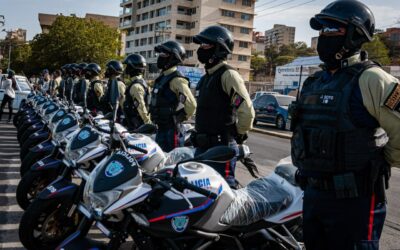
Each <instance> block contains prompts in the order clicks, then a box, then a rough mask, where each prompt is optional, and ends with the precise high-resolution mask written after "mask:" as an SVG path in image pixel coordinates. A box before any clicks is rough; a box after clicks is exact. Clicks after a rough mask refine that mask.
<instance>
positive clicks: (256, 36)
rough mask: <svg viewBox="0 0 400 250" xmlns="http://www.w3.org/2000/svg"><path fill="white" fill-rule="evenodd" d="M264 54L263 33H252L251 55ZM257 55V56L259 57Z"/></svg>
mask: <svg viewBox="0 0 400 250" xmlns="http://www.w3.org/2000/svg"><path fill="white" fill-rule="evenodd" d="M264 52H265V36H264V33H263V32H259V31H253V48H252V53H257V54H260V55H261V56H263V55H264ZM260 55H259V56H260Z"/></svg>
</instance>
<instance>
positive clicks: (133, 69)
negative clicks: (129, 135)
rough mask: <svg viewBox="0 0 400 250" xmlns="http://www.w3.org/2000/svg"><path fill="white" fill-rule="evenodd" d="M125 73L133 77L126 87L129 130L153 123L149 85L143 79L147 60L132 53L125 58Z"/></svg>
mask: <svg viewBox="0 0 400 250" xmlns="http://www.w3.org/2000/svg"><path fill="white" fill-rule="evenodd" d="M123 64H125V65H126V66H125V73H126V74H127V75H129V76H130V77H131V79H130V81H131V84H130V85H129V86H128V87H127V88H126V92H125V103H124V114H125V119H126V122H127V126H128V129H129V130H133V129H136V128H138V127H140V126H141V125H143V124H145V123H151V120H150V114H149V112H148V104H149V97H150V94H149V87H148V86H147V83H146V81H145V80H144V79H143V74H144V71H145V69H146V65H147V64H146V60H145V59H144V57H143V56H141V55H137V54H132V55H129V56H128V57H126V58H125V60H124V62H123Z"/></svg>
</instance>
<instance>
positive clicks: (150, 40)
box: [148, 37, 153, 45]
mask: <svg viewBox="0 0 400 250" xmlns="http://www.w3.org/2000/svg"><path fill="white" fill-rule="evenodd" d="M148 44H149V45H151V44H153V37H149V40H148Z"/></svg>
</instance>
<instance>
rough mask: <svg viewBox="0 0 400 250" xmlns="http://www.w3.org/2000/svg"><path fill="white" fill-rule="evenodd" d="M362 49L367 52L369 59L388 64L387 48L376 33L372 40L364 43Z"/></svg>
mask: <svg viewBox="0 0 400 250" xmlns="http://www.w3.org/2000/svg"><path fill="white" fill-rule="evenodd" d="M362 49H363V50H365V51H367V52H368V57H369V59H371V60H374V61H377V62H379V63H380V64H382V65H389V64H390V62H391V60H390V57H389V50H388V48H387V47H386V45H385V44H384V43H383V42H382V40H381V38H380V37H379V36H378V35H375V36H374V38H373V40H372V42H370V43H365V44H364V45H363V47H362Z"/></svg>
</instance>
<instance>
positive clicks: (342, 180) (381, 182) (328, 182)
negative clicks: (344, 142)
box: [296, 168, 390, 202]
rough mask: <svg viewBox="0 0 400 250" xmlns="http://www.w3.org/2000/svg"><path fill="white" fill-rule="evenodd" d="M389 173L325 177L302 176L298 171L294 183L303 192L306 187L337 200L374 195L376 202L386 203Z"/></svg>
mask: <svg viewBox="0 0 400 250" xmlns="http://www.w3.org/2000/svg"><path fill="white" fill-rule="evenodd" d="M388 169H389V172H387V171H385V170H384V169H381V171H379V172H378V173H377V175H373V174H372V175H371V173H374V172H376V171H375V170H372V171H362V173H357V174H355V173H354V172H348V173H343V174H335V175H331V176H325V177H308V176H302V174H301V173H300V171H297V173H296V182H297V183H298V184H299V186H300V187H301V188H302V189H303V190H304V189H306V188H307V187H309V188H312V189H316V190H320V191H327V192H334V193H335V194H336V198H337V199H346V198H356V197H359V196H370V195H372V194H375V196H376V200H377V201H378V202H384V201H386V196H385V189H387V188H389V178H390V168H388Z"/></svg>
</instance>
